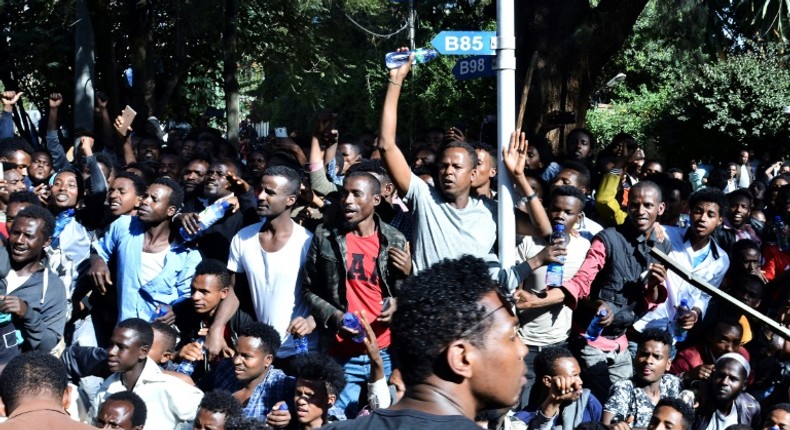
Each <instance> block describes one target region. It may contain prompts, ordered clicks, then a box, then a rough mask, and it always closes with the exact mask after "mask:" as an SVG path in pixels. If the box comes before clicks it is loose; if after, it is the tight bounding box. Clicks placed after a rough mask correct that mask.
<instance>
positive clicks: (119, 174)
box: [0, 64, 790, 430]
mask: <svg viewBox="0 0 790 430" xmlns="http://www.w3.org/2000/svg"><path fill="white" fill-rule="evenodd" d="M410 68H411V65H410V64H405V65H403V66H401V67H400V68H396V69H392V70H390V71H389V74H388V76H387V79H388V85H387V92H386V96H385V100H384V105H383V111H382V115H381V123H380V128H379V130H378V132H377V133H376V134H375V136H374V134H373V133H363V134H361V135H360V136H358V137H356V138H353V139H350V138H347V137H345V136H341V135H340V134H339V132H338V130H337V129H336V128H335V116H334V115H333V114H323V115H320V117H319V119H318V120H317V121H316V124H315V128H314V130H313V132H312V133H311V135H310V136H309V138H307V139H302V138H299V137H295V138H293V139H292V138H268V137H266V138H261V139H258V138H257V137H255V136H252V137H251V136H249V135H247V136H244V139H243V145H242V147H241V151H237V150H236V148H234V147H233V146H232V145H230V144H229V143H228V141H227V140H225V139H223V137H222V134H221V132H220V131H218V130H216V129H213V128H210V127H207V126H206V124H205V123H202V122H201V123H199V124H197V125H195V126H194V127H191V128H189V127H184V126H183V124H178V126H176V127H170V128H168V129H167V131H166V132H165V131H163V127H162V126H161V125H160V124H159V123H158V122H157V121H156V120H155V118H149V119H147V120H146V119H137V120H136V121H135V122H134V123H132V124H129V123H128V122H126V120H125V118H126V117H127V115H120V116H118V118H117V119H116V120H115V122H114V123H113V122H111V119H110V118H111V116H110V115H109V113H108V112H107V102H106V100H105V98H103V97H101V96H100V97H98V98H97V109H96V111H97V117H96V121H97V127H96V130H95V131H93V132H89V131H82V132H80V133H77V135H76V136H72V138H71V139H66V138H65V137H64V136H63V133H62V130H61V129H60V127H59V119H58V114H59V110H60V109H61V107H62V104H63V98H62V97H61V96H60V94H57V93H54V94H51V95H50V96H49V100H48V105H49V112H48V113H47V115H46V117H45V124H46V132H45V133H42V136H20V135H18V134H17V133H16V130H15V126H14V109H15V105H16V104H17V103H18V102H19V100H20V98H21V97H22V94H21V93H18V92H14V91H6V92H3V93H2V102H3V113H2V118H0V138H2V142H0V162H2V171H0V172H1V173H0V174H2V178H0V221H4V222H0V235H1V236H2V239H3V242H4V244H3V246H2V247H0V275H1V276H2V278H1V279H0V335H2V339H3V341H2V342H0V367H2V374H0V398H1V399H2V405H3V408H0V412H2V416H4V417H6V418H4V420H5V421H4V422H3V423H2V424H0V429H1V428H56V427H58V428H63V429H72V428H74V429H77V428H90V426H95V427H100V428H123V429H143V428H147V429H179V428H189V427H192V428H194V429H259V428H275V429H276V428H288V429H314V428H320V427H324V426H327V428H337V429H346V428H351V429H356V428H360V429H373V428H375V429H380V428H392V429H394V428H398V429H411V428H415V429H416V428H420V429H422V428H431V429H435V428H436V429H438V428H448V429H449V428H453V429H455V430H459V429H466V428H469V429H473V428H480V427H483V428H492V429H527V428H528V429H531V430H548V429H555V430H570V429H599V428H609V429H612V430H626V429H628V428H648V429H673V430H691V429H694V430H725V429H741V428H751V429H790V403H789V402H790V398H789V397H788V396H789V395H790V394H789V392H790V343H789V342H786V341H785V339H784V338H783V333H775V332H774V331H772V329H771V327H769V326H766V325H765V324H764V323H763V322H762V321H761V320H760V319H758V318H755V316H754V315H752V314H751V313H744V312H743V310H742V309H741V308H740V307H738V306H735V305H734V304H733V303H736V302H741V303H742V304H743V305H745V307H748V308H752V309H753V310H755V311H757V312H759V313H762V314H763V315H766V316H767V317H769V318H772V319H774V320H775V321H776V322H778V323H780V324H785V323H788V322H790V306H788V304H790V295H788V292H790V289H789V288H786V285H787V282H788V279H790V278H789V277H790V230H788V227H787V225H788V224H790V186H788V185H790V164H786V163H785V164H783V163H774V162H772V161H771V159H770V156H769V157H767V158H763V159H761V160H760V161H759V162H755V161H754V160H753V158H754V154H752V153H751V152H750V151H749V150H747V149H744V150H743V151H740V153H738V154H733V155H736V156H735V157H733V159H734V160H735V161H732V162H730V161H731V160H729V159H722V160H714V161H710V162H709V160H705V162H703V161H702V160H690V163H689V166H688V169H682V168H666V167H667V166H665V165H664V163H663V162H662V160H659V159H646V158H645V154H644V151H643V149H641V147H640V145H639V144H638V142H636V141H635V140H634V139H633V138H632V137H631V136H629V135H627V134H620V135H617V136H616V137H615V138H614V139H613V140H612V141H611V142H610V143H609V144H608V145H599V144H598V143H597V142H596V139H595V136H594V135H593V134H592V133H591V132H589V131H587V130H584V129H575V130H573V131H572V132H570V133H569V134H568V135H567V138H566V139H565V142H564V145H563V146H562V148H561V151H558V152H559V153H556V154H555V153H554V152H553V151H552V148H551V145H550V144H549V143H548V141H547V140H546V139H545V138H542V137H540V136H529V137H527V136H526V135H525V134H524V133H520V132H514V133H512V135H511V140H510V142H509V144H508V145H505V149H504V151H503V152H502V153H498V152H497V151H496V150H494V147H495V146H496V145H495V142H491V141H486V139H481V141H475V140H474V139H471V138H470V137H469V136H467V133H468V131H467V130H462V129H461V128H459V127H452V128H450V129H449V130H442V129H430V130H426V132H425V133H423V134H422V135H421V136H420V137H419V138H418V141H417V142H414V145H413V146H412V148H413V150H412V151H409V153H404V151H403V149H402V147H403V145H399V142H398V140H397V136H396V134H397V133H396V132H397V123H398V120H397V115H398V101H399V97H400V94H401V91H402V88H403V86H404V85H407V82H408V80H407V76H408V74H409V71H410ZM126 113H127V114H128V112H126ZM132 129H133V130H134V131H132ZM165 134H166V135H165ZM165 138H166V139H165ZM500 159H501V161H502V163H501V164H502V166H504V168H505V170H506V172H497V165H498V160H500ZM503 174H505V175H508V176H509V177H510V179H511V182H512V184H513V190H512V192H513V193H514V195H516V196H517V198H516V199H515V200H516V201H517V204H516V205H515V206H514V207H513V208H512V210H513V215H514V216H515V219H516V225H517V237H514V238H512V246H513V247H514V248H515V250H516V255H517V261H516V264H514V265H512V266H510V267H502V266H501V265H500V263H499V259H498V257H497V255H496V246H497V240H498V238H497V210H498V209H497V204H496V199H497V192H496V190H497V186H496V178H497V175H500V176H501V175H503ZM559 226H561V227H562V228H561V229H560V228H559ZM558 231H560V233H557V232H558ZM653 249H657V250H659V251H662V252H663V253H665V254H667V255H668V256H669V258H670V259H671V260H672V261H674V262H675V263H676V264H677V265H678V266H680V267H681V268H683V269H684V270H685V271H687V272H689V273H691V274H692V275H693V277H694V278H696V279H699V280H703V281H705V282H707V283H708V284H709V285H710V286H712V287H713V288H717V289H720V290H721V291H724V292H726V293H728V294H729V296H726V297H730V298H722V297H719V296H718V295H716V296H714V297H712V296H711V294H709V293H708V292H706V291H705V290H702V289H700V288H698V286H697V285H696V284H695V283H692V282H690V281H689V280H688V277H685V276H682V275H681V274H678V273H676V271H673V270H670V269H669V268H667V267H665V266H664V265H662V264H661V262H660V261H659V260H656V259H655V257H654V256H653V254H651V250H653ZM550 266H551V269H550V270H549V267H550ZM558 266H559V267H561V269H558ZM558 270H561V281H558V280H557V279H553V278H556V276H554V275H556V274H557V273H558V272H557V271H558ZM549 272H550V273H549ZM547 274H549V275H552V276H553V277H552V276H547Z"/></svg>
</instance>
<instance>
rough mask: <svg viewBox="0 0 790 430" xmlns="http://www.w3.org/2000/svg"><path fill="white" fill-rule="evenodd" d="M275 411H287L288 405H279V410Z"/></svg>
mask: <svg viewBox="0 0 790 430" xmlns="http://www.w3.org/2000/svg"><path fill="white" fill-rule="evenodd" d="M277 410H278V411H287V410H288V405H287V404H285V403H283V404H282V405H280V407H279V408H277Z"/></svg>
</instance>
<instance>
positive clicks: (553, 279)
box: [546, 224, 565, 287]
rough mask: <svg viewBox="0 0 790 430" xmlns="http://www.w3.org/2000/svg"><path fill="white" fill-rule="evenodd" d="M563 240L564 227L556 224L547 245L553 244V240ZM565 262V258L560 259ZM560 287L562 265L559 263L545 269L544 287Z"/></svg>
mask: <svg viewBox="0 0 790 430" xmlns="http://www.w3.org/2000/svg"><path fill="white" fill-rule="evenodd" d="M557 239H563V240H565V226H564V225H562V224H557V225H555V226H554V232H552V233H551V239H549V244H553V243H554V241H555V240H557ZM561 259H562V260H563V261H565V258H564V257H562V258H561ZM561 285H562V264H560V263H551V264H549V267H548V268H547V269H546V286H549V287H559V286H561Z"/></svg>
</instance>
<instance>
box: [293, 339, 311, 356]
mask: <svg viewBox="0 0 790 430" xmlns="http://www.w3.org/2000/svg"><path fill="white" fill-rule="evenodd" d="M294 347H295V348H296V355H306V354H307V353H308V352H310V344H309V342H308V341H307V336H299V337H296V336H294Z"/></svg>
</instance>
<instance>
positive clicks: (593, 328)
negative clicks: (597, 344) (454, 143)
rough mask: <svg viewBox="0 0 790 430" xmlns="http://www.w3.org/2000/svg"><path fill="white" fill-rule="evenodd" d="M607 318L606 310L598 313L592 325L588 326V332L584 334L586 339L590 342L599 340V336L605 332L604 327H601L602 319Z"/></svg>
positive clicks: (591, 322)
mask: <svg viewBox="0 0 790 430" xmlns="http://www.w3.org/2000/svg"><path fill="white" fill-rule="evenodd" d="M605 316H606V309H601V312H598V313H597V314H595V316H594V317H593V319H592V321H590V325H588V326H587V331H586V332H584V337H586V338H587V339H589V340H595V339H598V336H600V335H601V332H602V331H603V326H601V319H602V318H604V317H605Z"/></svg>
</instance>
